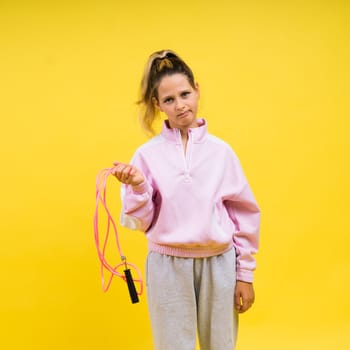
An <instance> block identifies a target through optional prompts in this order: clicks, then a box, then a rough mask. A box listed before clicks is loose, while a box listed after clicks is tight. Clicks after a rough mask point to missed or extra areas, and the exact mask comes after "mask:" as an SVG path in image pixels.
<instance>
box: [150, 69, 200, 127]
mask: <svg viewBox="0 0 350 350" xmlns="http://www.w3.org/2000/svg"><path fill="white" fill-rule="evenodd" d="M198 98H199V87H198V84H196V87H195V88H193V87H192V86H191V84H190V83H189V81H188V79H187V77H186V76H185V75H184V74H181V73H176V74H172V75H166V76H164V77H163V78H162V80H161V81H160V83H159V86H158V99H155V98H154V100H153V101H154V103H155V105H156V106H157V107H158V108H159V109H160V110H161V111H162V112H164V113H165V114H166V115H167V117H168V120H169V125H170V127H171V128H177V129H180V130H186V129H188V128H195V127H197V126H198V125H197V121H196V118H197V109H198Z"/></svg>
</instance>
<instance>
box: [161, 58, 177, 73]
mask: <svg viewBox="0 0 350 350" xmlns="http://www.w3.org/2000/svg"><path fill="white" fill-rule="evenodd" d="M164 68H169V69H172V68H174V65H173V63H172V62H171V61H170V60H169V58H168V57H164V58H162V59H160V60H158V62H157V72H160V71H162V70H163V69H164Z"/></svg>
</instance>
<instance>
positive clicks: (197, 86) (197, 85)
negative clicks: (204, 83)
mask: <svg viewBox="0 0 350 350" xmlns="http://www.w3.org/2000/svg"><path fill="white" fill-rule="evenodd" d="M195 90H196V92H197V95H198V98H199V96H200V89H199V84H198V83H196V84H195Z"/></svg>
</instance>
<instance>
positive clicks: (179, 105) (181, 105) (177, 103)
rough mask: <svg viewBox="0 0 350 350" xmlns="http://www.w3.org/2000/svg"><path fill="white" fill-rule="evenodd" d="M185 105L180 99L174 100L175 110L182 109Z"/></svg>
mask: <svg viewBox="0 0 350 350" xmlns="http://www.w3.org/2000/svg"><path fill="white" fill-rule="evenodd" d="M184 107H185V104H184V101H182V100H181V99H178V100H176V109H177V110H180V111H181V110H182V109H183V108H184Z"/></svg>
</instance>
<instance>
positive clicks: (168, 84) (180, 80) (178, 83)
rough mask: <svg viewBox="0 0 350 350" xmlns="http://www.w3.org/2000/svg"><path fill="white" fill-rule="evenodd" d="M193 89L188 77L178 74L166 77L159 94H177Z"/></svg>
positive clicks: (160, 84)
mask: <svg viewBox="0 0 350 350" xmlns="http://www.w3.org/2000/svg"><path fill="white" fill-rule="evenodd" d="M189 88H192V86H191V84H190V82H189V81H188V78H187V77H186V75H184V74H181V73H176V74H172V75H166V76H164V77H163V78H162V79H161V81H160V83H159V85H158V94H161V93H162V94H163V93H169V92H176V91H180V90H185V89H189Z"/></svg>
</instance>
